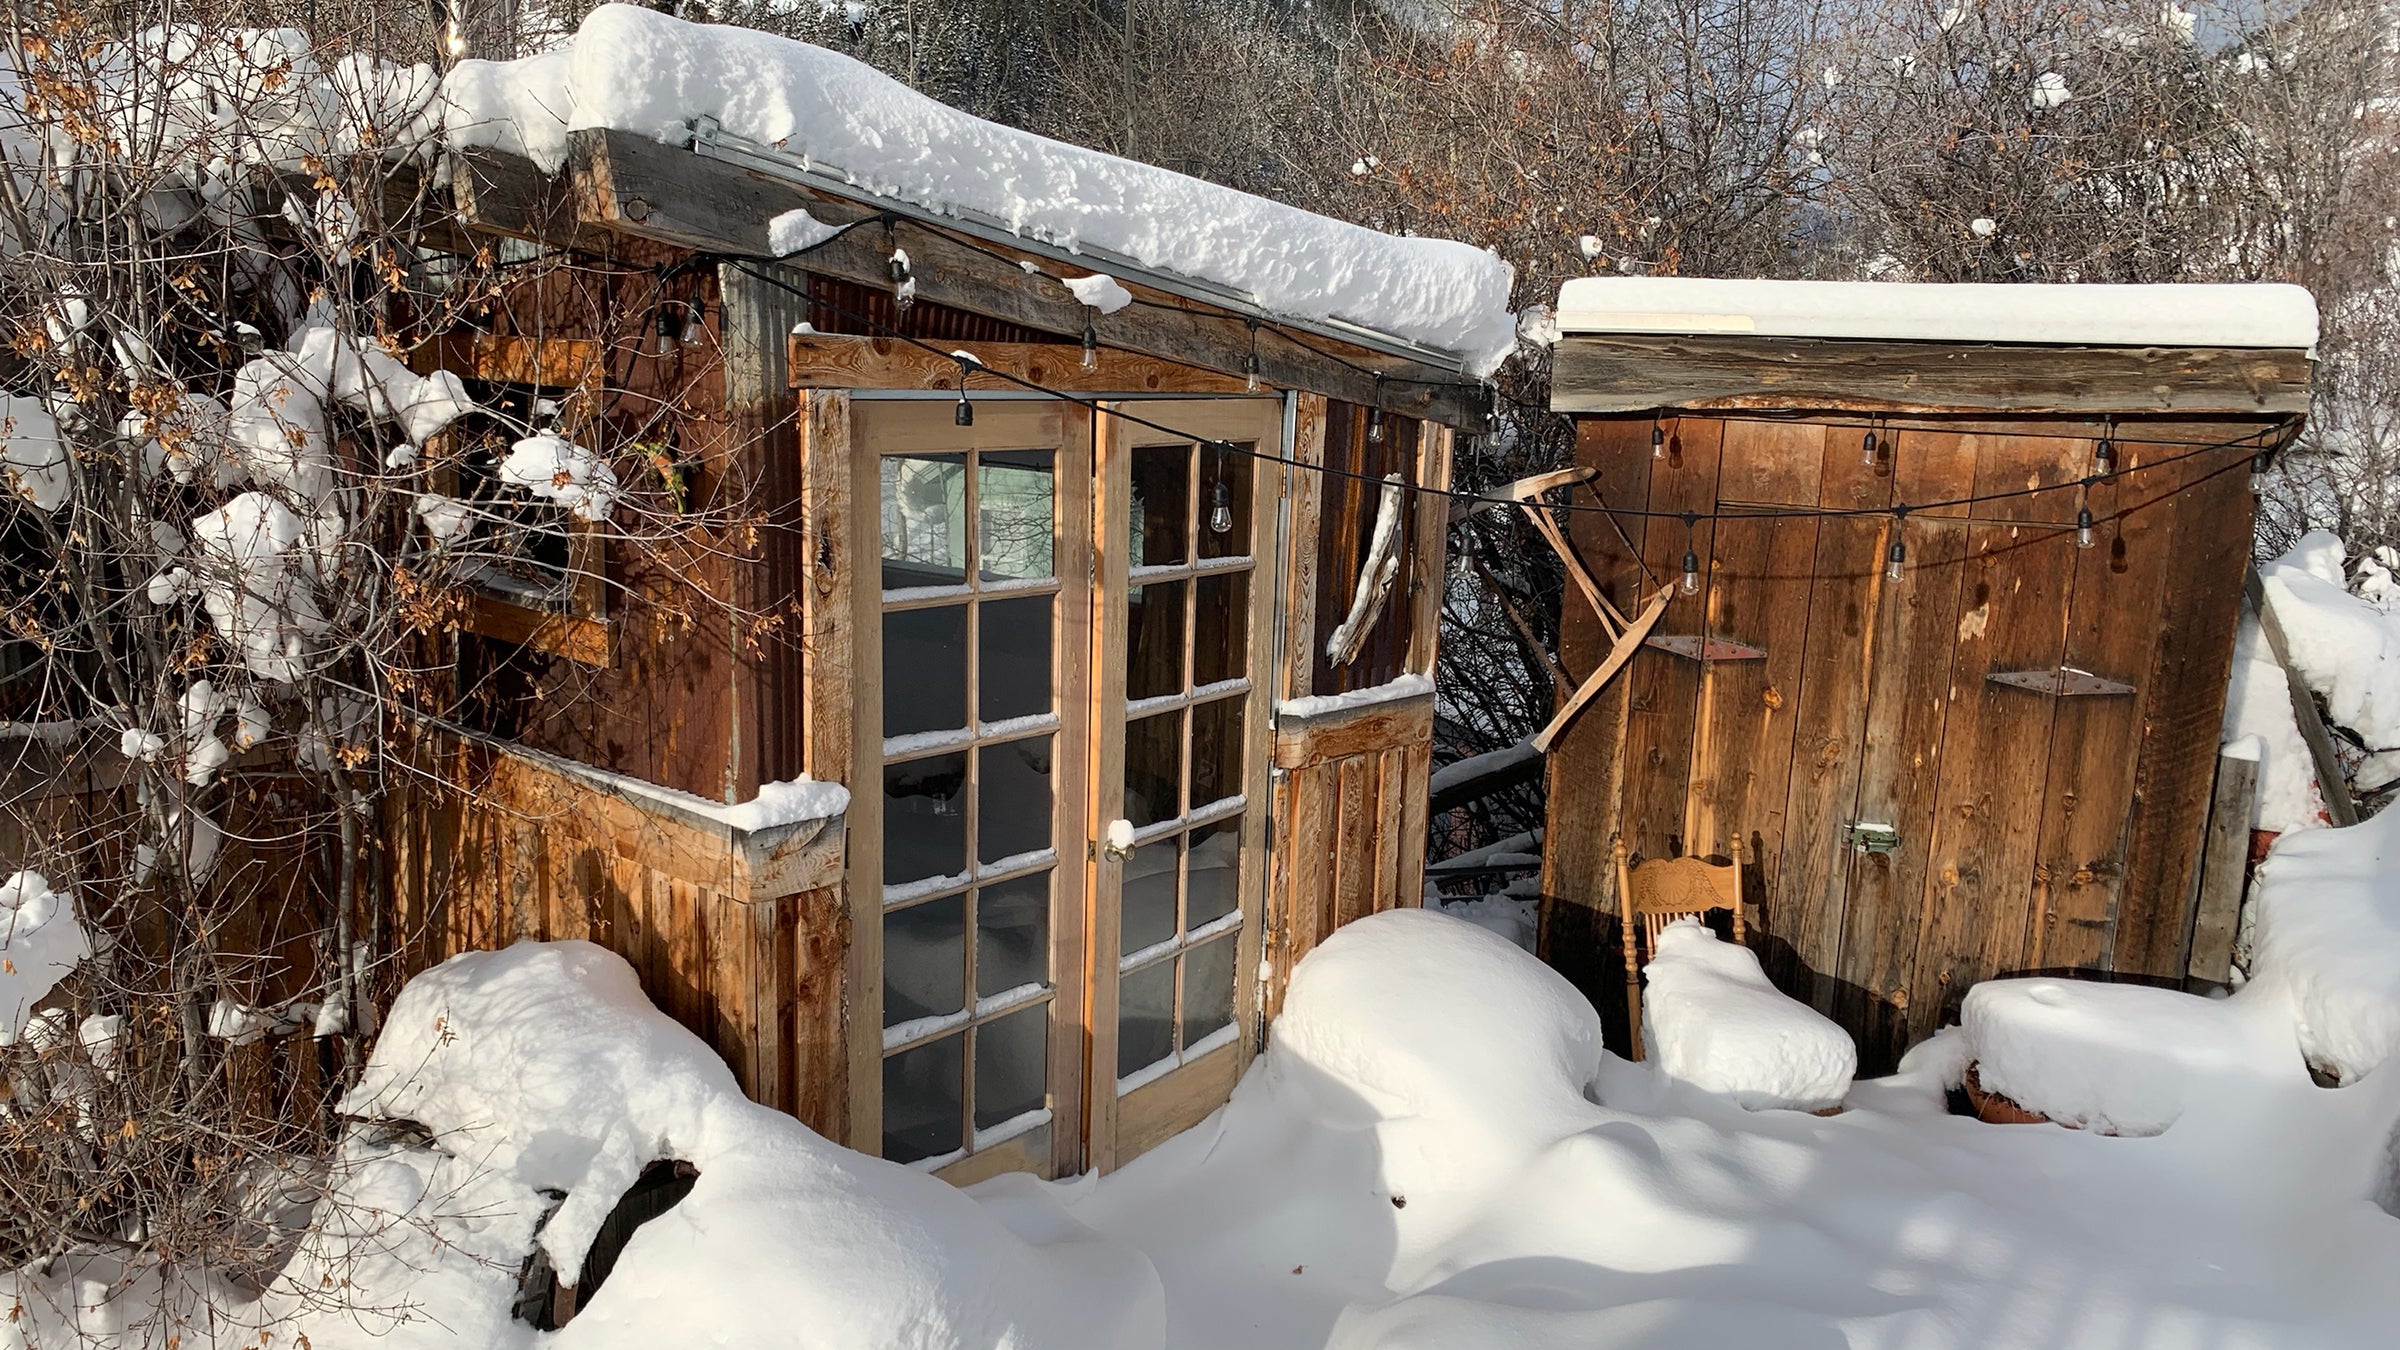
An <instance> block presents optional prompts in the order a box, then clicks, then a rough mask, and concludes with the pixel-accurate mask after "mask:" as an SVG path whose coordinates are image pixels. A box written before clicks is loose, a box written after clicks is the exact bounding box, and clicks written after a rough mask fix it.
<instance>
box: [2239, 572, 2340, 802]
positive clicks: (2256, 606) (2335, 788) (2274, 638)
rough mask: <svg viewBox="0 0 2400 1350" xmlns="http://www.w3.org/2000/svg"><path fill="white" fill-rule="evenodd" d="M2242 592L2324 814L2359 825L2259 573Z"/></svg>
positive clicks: (2247, 581) (2327, 737) (2329, 738)
mask: <svg viewBox="0 0 2400 1350" xmlns="http://www.w3.org/2000/svg"><path fill="white" fill-rule="evenodd" d="M2242 588H2243V591H2244V593H2245V594H2247V595H2248V596H2249V597H2250V608H2251V609H2252V610H2253V611H2254V612H2255V613H2257V615H2258V631H2259V632H2260V633H2261V634H2263V635H2264V636H2265V637H2266V639H2267V650H2268V651H2270V652H2273V653H2274V654H2275V664H2276V665H2278V666H2281V667H2283V682H2284V684H2285V686H2286V687H2288V688H2289V689H2290V690H2291V692H2292V716H2293V718H2294V719H2296V720H2297V721H2298V722H2299V723H2300V739H2301V740H2304V741H2306V742H2308V757H2309V759H2310V760H2311V761H2313V762H2314V763H2315V765H2316V769H2317V790H2318V791H2320V792H2322V793H2324V794H2325V814H2326V815H2328V816H2330V817H2332V818H2333V823H2334V824H2336V825H2342V826H2348V825H2356V824H2357V823H2358V806H2357V804H2356V803H2355V802H2352V801H2351V800H2350V783H2349V780H2347V779H2345V778H2343V777H2342V765H2341V761H2340V760H2338V759H2335V758H2334V755H2333V737H2332V736H2330V735H2328V734H2327V733H2326V730H2325V718H2324V716H2323V715H2322V714H2321V713H2319V712H2318V711H2317V700H2316V698H2315V697H2314V696H2313V695H2311V694H2310V693H2309V692H2308V686H2307V685H2306V684H2304V683H2302V682H2301V679H2300V673H2299V672H2298V671H2296V670H2293V669H2292V658H2291V657H2290V656H2289V655H2288V654H2287V653H2288V651H2289V648H2288V647H2287V646H2286V644H2285V643H2284V640H2283V623H2282V621H2281V620H2279V619H2277V618H2276V617H2275V607H2274V606H2272V605H2270V604H2268V603H2267V587H2266V583H2265V582H2263V581H2261V580H2259V577H2258V569H2257V568H2256V567H2253V568H2251V569H2250V574H2249V576H2248V577H2246V578H2244V579H2243V582H2242Z"/></svg>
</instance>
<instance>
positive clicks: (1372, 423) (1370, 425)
mask: <svg viewBox="0 0 2400 1350" xmlns="http://www.w3.org/2000/svg"><path fill="white" fill-rule="evenodd" d="M1367 444H1369V445H1381V444H1383V372H1382V371H1380V370H1379V371H1376V372H1375V406H1374V407H1372V408H1369V409H1367Z"/></svg>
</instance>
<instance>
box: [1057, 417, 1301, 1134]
mask: <svg viewBox="0 0 2400 1350" xmlns="http://www.w3.org/2000/svg"><path fill="white" fill-rule="evenodd" d="M1110 406H1111V408H1113V409H1120V410H1122V411H1123V412H1124V413H1125V414H1127V415H1128V416H1133V417H1139V418H1141V419H1143V420H1144V421H1147V422H1154V423H1157V424H1159V426H1161V427H1171V428H1174V429H1175V430H1174V431H1173V432H1168V431H1162V430H1159V429H1158V428H1156V427H1151V426H1145V425H1141V424H1140V423H1137V422H1134V421H1130V420H1127V417H1126V416H1112V415H1110V414H1109V413H1107V412H1103V413H1102V414H1101V415H1100V417H1099V422H1100V426H1099V433H1098V442H1099V452H1100V462H1099V473H1098V478H1097V489H1096V494H1095V508H1096V509H1095V512H1094V524H1095V534H1096V538H1095V543H1094V559H1095V568H1094V576H1095V594H1094V610H1095V620H1096V622H1095V624H1094V628H1093V653H1092V656H1093V659H1092V663H1091V664H1092V668H1093V670H1094V672H1095V678H1094V679H1093V681H1092V706H1091V719H1090V720H1091V727H1092V768H1091V785H1092V789H1091V790H1092V818H1091V838H1092V847H1091V848H1090V858H1091V872H1090V894H1091V897H1092V903H1091V911H1090V916H1089V922H1088V928H1089V931H1090V933H1091V949H1090V967H1089V975H1088V980H1089V990H1090V1009H1089V1019H1090V1027H1091V1062H1090V1066H1089V1069H1088V1084H1089V1087H1088V1091H1089V1094H1090V1128H1091V1154H1090V1158H1089V1163H1090V1165H1091V1166H1092V1167H1093V1168H1094V1169H1095V1170H1101V1171H1106V1170H1109V1169H1111V1168H1113V1167H1115V1166H1117V1165H1118V1164H1120V1163H1123V1162H1125V1161H1127V1160H1129V1159H1131V1158H1132V1157H1134V1156H1135V1155H1137V1154H1139V1153H1141V1152H1142V1151H1144V1150H1146V1149H1148V1148H1149V1147H1150V1146H1152V1145H1153V1144H1156V1143H1157V1142H1159V1141H1160V1140H1162V1139H1165V1138H1167V1137H1168V1136H1170V1135H1172V1134H1174V1133H1175V1132H1176V1131H1178V1130H1182V1129H1184V1128H1187V1127H1188V1126H1190V1125H1192V1124H1194V1123H1196V1122H1197V1121H1198V1120H1199V1119H1200V1118H1201V1117H1202V1116H1205V1115H1206V1114H1207V1113H1208V1112H1209V1111H1210V1110H1213V1109H1214V1108H1215V1107H1216V1106H1217V1105H1218V1104H1219V1103H1220V1102H1222V1101H1223V1100H1224V1099H1225V1096H1226V1094H1227V1093H1228V1092H1229V1091H1230V1090H1231V1089H1232V1086H1233V1081H1234V1079H1235V1078H1236V1077H1237V1076H1238V1075H1239V1074H1240V1072H1241V1069H1242V1066H1243V1065H1244V1064H1245V1063H1246V1062H1247V1061H1248V1058H1249V1055H1250V1051H1251V1047H1252V1045H1253V1043H1254V1041H1253V1038H1254V1035H1255V1031H1256V1023H1257V1016H1258V999H1257V993H1258V988H1257V982H1256V980H1255V979H1253V978H1250V972H1252V971H1255V970H1256V969H1257V968H1258V950H1259V930H1260V928H1261V906H1262V901H1263V894H1264V890H1265V886H1264V881H1265V875H1266V869H1265V857H1264V852H1265V850H1264V840H1265V827H1266V816H1267V711H1268V705H1267V699H1268V688H1267V686H1268V684H1269V680H1268V678H1267V674H1268V671H1269V669H1270V664H1269V662H1270V652H1269V650H1268V647H1269V641H1270V639H1269V631H1270V624H1271V621H1272V615H1273V597H1272V591H1273V582H1274V576H1273V574H1272V571H1271V570H1270V571H1268V572H1266V573H1264V574H1262V573H1261V571H1260V568H1259V560H1260V559H1261V558H1268V557H1272V556H1273V553H1274V548H1273V545H1274V539H1275V519H1276V510H1275V505H1276V494H1275V491H1274V488H1275V485H1276V484H1278V483H1280V481H1281V478H1282V475H1281V474H1280V473H1277V472H1272V471H1271V470H1272V469H1273V467H1274V466H1272V465H1262V464H1260V463H1258V462H1256V461H1253V460H1252V459H1250V458H1249V457H1248V456H1246V455H1243V454H1240V453H1237V452H1232V451H1228V450H1226V449H1224V448H1222V447H1221V446H1220V445H1219V444H1218V443H1219V442H1223V443H1226V444H1230V445H1232V446H1237V447H1242V448H1255V449H1262V450H1265V451H1267V452H1269V453H1280V452H1281V446H1282V434H1281V433H1282V427H1283V416H1282V408H1283V405H1282V403H1281V402H1280V401H1278V400H1270V399H1223V400H1210V401H1157V402H1151V401H1141V402H1132V403H1125V404H1112V405H1110ZM1262 470H1266V471H1262ZM1112 827H1113V829H1112ZM1119 845H1122V847H1119Z"/></svg>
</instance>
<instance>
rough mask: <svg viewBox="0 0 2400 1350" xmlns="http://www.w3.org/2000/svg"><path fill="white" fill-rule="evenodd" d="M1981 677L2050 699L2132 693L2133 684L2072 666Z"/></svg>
mask: <svg viewBox="0 0 2400 1350" xmlns="http://www.w3.org/2000/svg"><path fill="white" fill-rule="evenodd" d="M1984 678H1985V679H1986V680H1989V681H1990V682H1991V683H1993V684H2005V685H2007V686H2009V687H2010V688H2012V689H2029V690H2032V691H2033V692H2034V693H2037V694H2048V695H2050V696H2051V697H2052V698H2084V697H2090V696H2093V695H2115V694H2130V693H2132V692H2133V686H2132V685H2130V684H2127V683H2125V682H2124V681H2122V680H2112V679H2109V678H2108V677H2107V676H2105V675H2094V674H2093V673H2092V672H2090V671H2088V670H2079V669H2077V668H2076V667H2074V666H2060V667H2058V668H2057V669H2056V670H1995V671H1993V672H1992V673H1991V674H1989V675H1987V676H1985V677H1984Z"/></svg>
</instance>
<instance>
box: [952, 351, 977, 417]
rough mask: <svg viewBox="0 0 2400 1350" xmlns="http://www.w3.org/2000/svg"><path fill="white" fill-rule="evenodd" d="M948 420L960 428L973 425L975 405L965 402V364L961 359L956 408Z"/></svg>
mask: <svg viewBox="0 0 2400 1350" xmlns="http://www.w3.org/2000/svg"><path fill="white" fill-rule="evenodd" d="M950 420H951V421H952V422H953V423H955V424H956V425H958V426H962V427H971V426H973V425H975V405H974V404H972V403H969V402H968V401H967V363H966V362H965V361H964V360H963V359H962V360H961V361H960V362H959V363H958V407H957V408H956V409H954V410H952V412H951V414H950Z"/></svg>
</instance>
